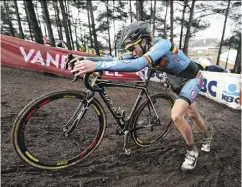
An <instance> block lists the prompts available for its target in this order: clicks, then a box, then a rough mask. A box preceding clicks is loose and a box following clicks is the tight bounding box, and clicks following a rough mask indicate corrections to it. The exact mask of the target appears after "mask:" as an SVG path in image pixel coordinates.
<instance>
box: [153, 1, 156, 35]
mask: <svg viewBox="0 0 242 187" xmlns="http://www.w3.org/2000/svg"><path fill="white" fill-rule="evenodd" d="M153 14H154V15H153V29H152V35H153V36H154V34H155V19H156V0H155V2H154V12H153Z"/></svg>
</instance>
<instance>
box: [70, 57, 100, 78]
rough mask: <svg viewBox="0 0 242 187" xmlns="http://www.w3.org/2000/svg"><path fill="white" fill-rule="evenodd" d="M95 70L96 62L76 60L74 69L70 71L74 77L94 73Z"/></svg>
mask: <svg viewBox="0 0 242 187" xmlns="http://www.w3.org/2000/svg"><path fill="white" fill-rule="evenodd" d="M95 70H96V62H93V61H90V60H81V61H80V60H77V61H76V62H75V66H74V69H73V70H71V72H72V73H75V76H78V75H83V74H85V73H89V72H94V71H95Z"/></svg>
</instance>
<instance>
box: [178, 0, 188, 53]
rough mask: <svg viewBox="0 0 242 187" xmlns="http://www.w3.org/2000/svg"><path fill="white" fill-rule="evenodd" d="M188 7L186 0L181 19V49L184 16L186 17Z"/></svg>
mask: <svg viewBox="0 0 242 187" xmlns="http://www.w3.org/2000/svg"><path fill="white" fill-rule="evenodd" d="M186 8H187V0H184V5H183V11H182V20H181V32H180V43H179V49H181V48H182V38H183V27H184V18H185V12H186Z"/></svg>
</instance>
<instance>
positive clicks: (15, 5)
mask: <svg viewBox="0 0 242 187" xmlns="http://www.w3.org/2000/svg"><path fill="white" fill-rule="evenodd" d="M13 2H14V7H15V11H16V16H17V21H18V28H19V33H20V38H21V39H24V38H25V36H24V32H23V29H22V24H21V19H20V15H19V11H18V4H17V0H14V1H13Z"/></svg>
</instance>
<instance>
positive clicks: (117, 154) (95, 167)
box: [1, 67, 241, 187]
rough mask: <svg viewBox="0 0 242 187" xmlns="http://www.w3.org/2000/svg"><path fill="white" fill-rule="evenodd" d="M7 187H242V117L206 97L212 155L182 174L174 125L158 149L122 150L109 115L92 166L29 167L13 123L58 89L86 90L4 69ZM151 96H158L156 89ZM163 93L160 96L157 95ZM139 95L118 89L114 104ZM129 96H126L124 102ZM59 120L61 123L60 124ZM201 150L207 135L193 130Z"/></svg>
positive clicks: (202, 107) (125, 104) (203, 101)
mask: <svg viewBox="0 0 242 187" xmlns="http://www.w3.org/2000/svg"><path fill="white" fill-rule="evenodd" d="M1 80H2V82H1V83H2V84H1V89H2V93H1V109H2V110H1V112H2V113H1V140H2V141H1V143H2V147H1V148H2V151H1V154H2V155H1V156H2V157H1V158H2V160H1V174H2V180H1V186H24V187H28V186H34V187H37V186H43V187H46V186H61V187H68V186H70V187H71V186H73V187H74V186H78V187H79V186H81V187H96V186H103V187H104V186H105V187H175V186H177V187H239V186H241V114H240V111H236V110H233V109H230V108H228V107H227V106H225V105H222V104H218V103H216V102H214V101H212V100H209V99H207V98H205V97H203V96H200V97H199V98H198V102H197V105H198V108H199V109H200V111H201V114H202V116H203V117H204V115H205V117H206V120H207V121H208V122H209V124H210V125H212V126H213V128H214V132H215V134H214V140H213V143H212V147H211V152H210V153H206V154H205V153H203V152H200V157H199V160H198V163H197V167H196V168H195V169H194V171H192V172H189V173H182V172H181V171H180V165H181V163H182V161H183V159H184V152H185V147H184V145H185V143H184V141H183V139H182V137H181V135H180V134H179V133H178V131H177V130H176V128H175V127H174V126H173V127H172V129H171V131H170V132H169V133H168V134H167V136H166V138H165V139H164V141H163V142H159V143H157V144H155V145H153V146H152V147H149V148H144V149H138V150H135V149H134V150H133V152H131V155H129V156H128V155H125V154H124V153H123V151H122V145H123V144H122V143H123V137H122V136H118V135H116V133H115V130H116V126H115V125H114V120H113V118H112V117H111V115H110V113H109V112H108V113H107V117H108V124H111V125H108V127H107V131H106V135H105V136H104V140H103V141H102V143H101V145H100V146H99V147H98V149H97V151H96V152H94V153H93V154H92V155H91V156H90V158H89V159H87V160H86V162H81V163H79V164H77V165H76V166H73V167H70V168H68V169H64V170H59V171H43V170H38V169H35V168H33V167H31V166H29V165H27V164H26V163H25V162H23V161H22V160H21V159H20V158H19V157H18V156H17V154H16V153H15V152H14V150H13V145H12V140H11V129H12V122H13V120H14V119H15V118H16V116H17V115H18V113H19V112H20V110H21V109H22V108H23V107H24V106H25V105H26V104H27V103H29V102H30V101H31V100H32V99H33V98H36V97H38V96H40V95H42V94H44V93H47V92H50V91H56V90H64V89H66V88H68V89H79V88H81V89H84V88H83V84H82V83H81V82H80V83H73V84H71V83H70V79H67V78H60V77H53V76H49V75H45V74H42V73H36V72H31V71H24V70H20V69H12V68H7V67H2V69H1ZM150 92H155V87H154V86H151V88H150ZM156 92H157V91H156ZM136 93H137V92H135V91H134V92H132V91H131V92H128V93H127V91H125V89H112V90H111V93H110V96H112V98H114V103H117V104H119V103H122V105H121V106H123V107H124V108H125V107H126V108H129V106H130V103H129V101H128V100H127V99H124V98H125V97H126V98H127V96H129V98H130V100H131V99H134V98H135V96H136V95H135V94H136ZM122 96H123V97H122ZM57 120H58V119H57ZM192 128H193V130H194V137H195V141H196V143H197V145H198V146H199V147H200V145H201V140H200V138H201V134H200V133H199V132H198V130H197V129H196V127H195V126H194V125H193V126H192Z"/></svg>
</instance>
